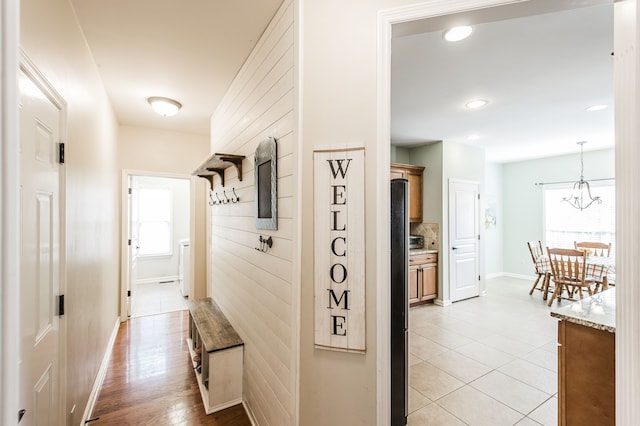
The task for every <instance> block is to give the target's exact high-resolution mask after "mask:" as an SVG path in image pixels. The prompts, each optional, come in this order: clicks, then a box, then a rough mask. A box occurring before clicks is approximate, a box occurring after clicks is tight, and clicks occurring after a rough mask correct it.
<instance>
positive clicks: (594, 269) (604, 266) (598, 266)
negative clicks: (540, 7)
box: [536, 254, 616, 300]
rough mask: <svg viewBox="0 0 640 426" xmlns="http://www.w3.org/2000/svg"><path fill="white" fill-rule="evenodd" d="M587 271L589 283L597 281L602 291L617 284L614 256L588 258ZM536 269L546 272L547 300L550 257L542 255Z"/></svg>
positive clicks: (545, 290) (545, 288)
mask: <svg viewBox="0 0 640 426" xmlns="http://www.w3.org/2000/svg"><path fill="white" fill-rule="evenodd" d="M586 263H587V271H586V274H585V275H586V280H587V281H595V282H596V283H598V284H599V285H602V289H599V290H606V289H608V288H609V284H611V283H613V282H615V275H616V259H615V257H613V256H593V255H588V256H587V261H586ZM536 267H537V268H540V269H538V270H541V271H545V272H546V276H545V283H544V284H543V285H544V291H543V294H544V300H546V295H547V292H548V287H549V279H550V278H551V264H550V263H549V256H547V255H546V254H545V255H542V256H540V257H538V259H537V260H536Z"/></svg>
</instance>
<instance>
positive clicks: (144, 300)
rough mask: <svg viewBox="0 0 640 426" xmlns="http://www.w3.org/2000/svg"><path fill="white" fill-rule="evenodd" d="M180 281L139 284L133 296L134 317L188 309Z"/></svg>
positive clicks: (132, 312)
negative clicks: (179, 285) (179, 284)
mask: <svg viewBox="0 0 640 426" xmlns="http://www.w3.org/2000/svg"><path fill="white" fill-rule="evenodd" d="M186 300H187V299H186V298H185V297H182V294H181V293H180V288H179V287H178V282H177V281H173V282H170V283H145V284H138V285H137V288H136V292H135V294H134V297H133V306H132V309H131V316H132V317H141V316H145V315H155V314H162V313H165V312H173V311H183V310H185V309H187V304H186Z"/></svg>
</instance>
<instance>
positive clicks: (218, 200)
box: [216, 192, 222, 204]
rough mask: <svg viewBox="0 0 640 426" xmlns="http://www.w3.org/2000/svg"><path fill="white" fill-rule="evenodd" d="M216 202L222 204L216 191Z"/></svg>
mask: <svg viewBox="0 0 640 426" xmlns="http://www.w3.org/2000/svg"><path fill="white" fill-rule="evenodd" d="M216 199H217V200H216V204H222V200H221V199H220V197H218V193H217V192H216Z"/></svg>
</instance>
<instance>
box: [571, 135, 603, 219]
mask: <svg viewBox="0 0 640 426" xmlns="http://www.w3.org/2000/svg"><path fill="white" fill-rule="evenodd" d="M576 143H577V144H578V145H580V180H578V181H576V182H575V183H574V184H573V189H572V192H571V195H570V196H569V197H564V198H563V199H562V201H566V202H567V203H569V204H571V206H572V207H575V208H576V209H578V210H584V209H586V208H587V207H589V206H590V205H591V204H593V203H597V204H602V200H601V199H600V197H593V196H592V195H591V188H590V187H589V182H587V181H586V180H584V160H583V158H582V157H583V155H584V144H585V143H587V141H580V142H576Z"/></svg>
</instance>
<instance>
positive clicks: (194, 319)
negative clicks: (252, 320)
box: [187, 298, 244, 414]
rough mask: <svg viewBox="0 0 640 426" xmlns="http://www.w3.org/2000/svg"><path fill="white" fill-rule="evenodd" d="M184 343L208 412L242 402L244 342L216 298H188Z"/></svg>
mask: <svg viewBox="0 0 640 426" xmlns="http://www.w3.org/2000/svg"><path fill="white" fill-rule="evenodd" d="M188 306H189V337H188V338H187V344H188V347H189V353H190V354H191V360H192V363H193V367H194V371H195V372H196V377H197V379H198V385H199V386H200V394H201V395H202V401H203V402H204V408H205V411H206V412H207V414H211V413H214V412H216V411H220V410H222V409H225V408H227V407H230V406H232V405H236V404H239V403H241V402H242V364H243V355H244V352H243V351H244V343H243V342H242V339H240V336H238V333H236V331H235V330H234V329H233V327H232V326H231V324H230V323H229V321H228V320H227V318H226V317H225V316H224V314H223V313H222V311H221V310H220V308H219V307H218V305H217V304H216V302H214V301H213V299H211V298H206V299H200V300H191V301H189V302H188Z"/></svg>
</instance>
